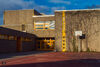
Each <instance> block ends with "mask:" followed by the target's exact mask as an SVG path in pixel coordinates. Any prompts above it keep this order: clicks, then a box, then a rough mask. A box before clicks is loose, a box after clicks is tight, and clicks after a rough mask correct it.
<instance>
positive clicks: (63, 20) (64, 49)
mask: <svg viewBox="0 0 100 67" xmlns="http://www.w3.org/2000/svg"><path fill="white" fill-rule="evenodd" d="M65 23H66V21H65V11H63V12H62V52H65V51H66V32H65V31H66V29H65V26H66V25H65Z"/></svg>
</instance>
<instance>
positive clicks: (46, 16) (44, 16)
mask: <svg viewBox="0 0 100 67" xmlns="http://www.w3.org/2000/svg"><path fill="white" fill-rule="evenodd" d="M52 16H55V15H37V16H32V17H52Z"/></svg>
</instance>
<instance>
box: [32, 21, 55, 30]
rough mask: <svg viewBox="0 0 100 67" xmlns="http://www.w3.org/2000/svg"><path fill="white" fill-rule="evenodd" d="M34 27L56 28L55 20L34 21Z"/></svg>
mask: <svg viewBox="0 0 100 67" xmlns="http://www.w3.org/2000/svg"><path fill="white" fill-rule="evenodd" d="M34 29H38V30H39V29H40V30H41V29H44V30H45V29H55V21H37V22H34Z"/></svg>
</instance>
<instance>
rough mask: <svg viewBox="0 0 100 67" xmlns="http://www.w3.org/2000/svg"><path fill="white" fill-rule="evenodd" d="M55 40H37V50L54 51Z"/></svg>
mask: <svg viewBox="0 0 100 67" xmlns="http://www.w3.org/2000/svg"><path fill="white" fill-rule="evenodd" d="M54 47H55V39H54V38H38V39H37V40H36V49H37V50H54Z"/></svg>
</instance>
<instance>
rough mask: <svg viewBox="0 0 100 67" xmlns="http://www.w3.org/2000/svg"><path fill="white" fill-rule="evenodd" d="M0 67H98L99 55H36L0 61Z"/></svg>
mask: <svg viewBox="0 0 100 67" xmlns="http://www.w3.org/2000/svg"><path fill="white" fill-rule="evenodd" d="M0 67H100V53H94V52H80V53H75V52H74V53H71V52H47V53H37V54H31V55H26V56H21V57H20V56H19V57H15V58H10V59H3V60H0Z"/></svg>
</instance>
